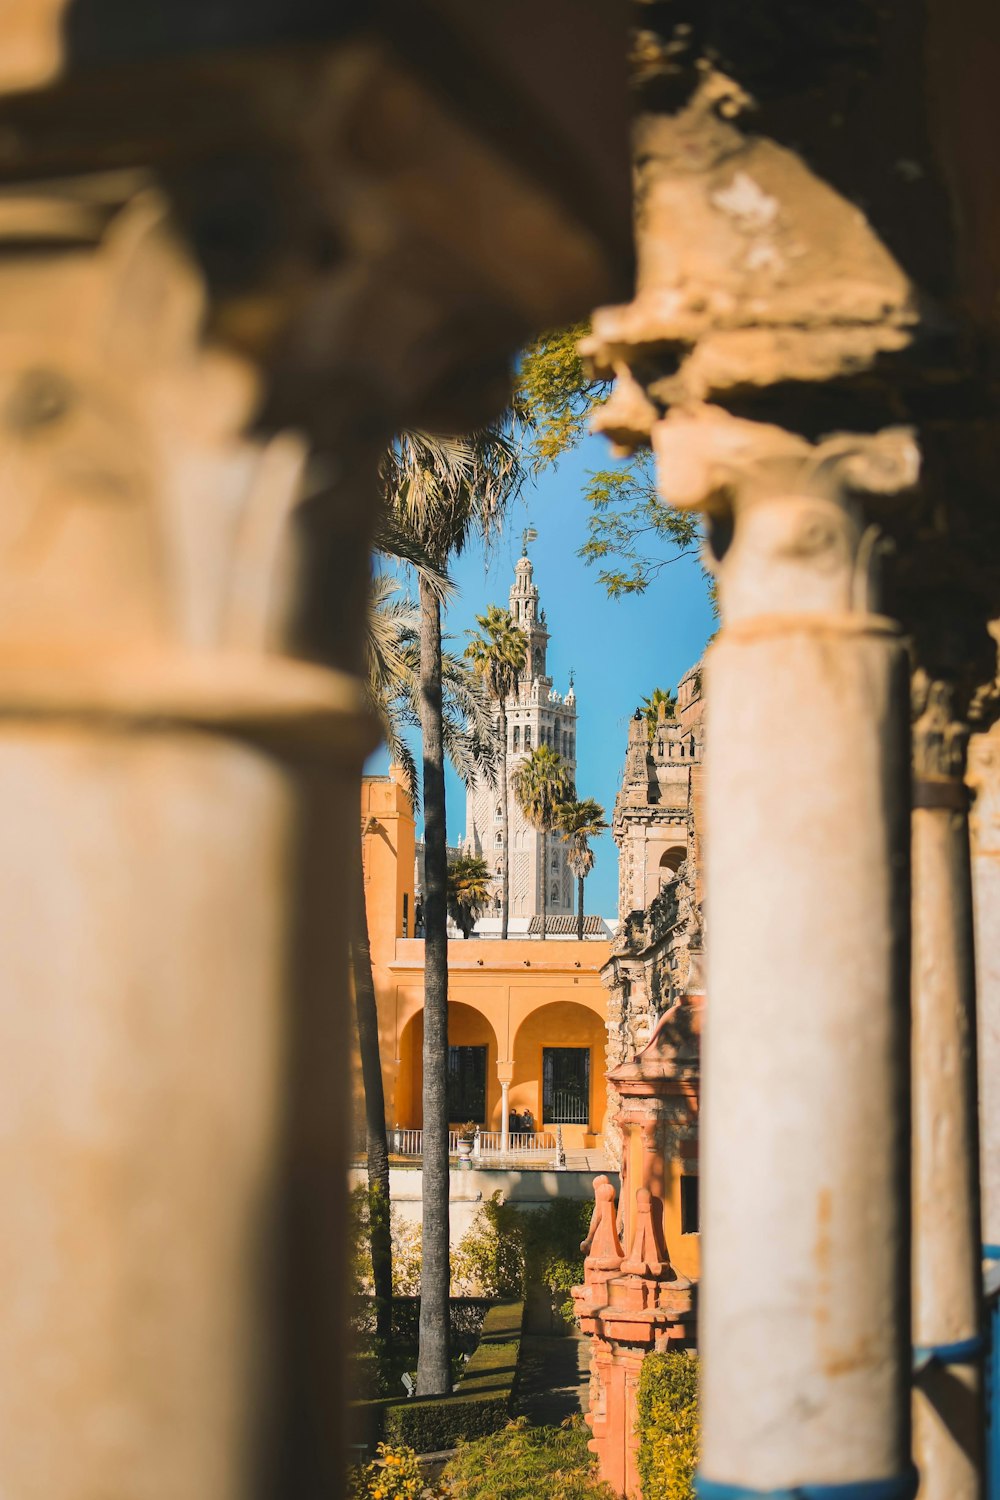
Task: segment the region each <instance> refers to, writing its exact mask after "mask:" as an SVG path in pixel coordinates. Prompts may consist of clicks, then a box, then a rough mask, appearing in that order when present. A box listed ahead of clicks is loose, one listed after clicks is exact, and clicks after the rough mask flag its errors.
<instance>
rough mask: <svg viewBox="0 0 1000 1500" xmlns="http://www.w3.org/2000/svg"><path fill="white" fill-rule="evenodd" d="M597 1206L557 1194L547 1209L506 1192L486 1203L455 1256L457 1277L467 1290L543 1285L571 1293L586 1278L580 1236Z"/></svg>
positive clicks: (495, 1292)
mask: <svg viewBox="0 0 1000 1500" xmlns="http://www.w3.org/2000/svg"><path fill="white" fill-rule="evenodd" d="M591 1209H592V1205H591V1204H590V1203H588V1202H581V1201H579V1200H578V1199H573V1198H553V1199H552V1200H551V1202H549V1203H546V1204H544V1205H543V1206H542V1207H541V1208H520V1207H519V1206H518V1205H517V1204H514V1203H504V1202H502V1201H501V1195H500V1193H494V1194H493V1196H492V1197H491V1198H489V1199H487V1201H486V1202H485V1203H483V1204H482V1206H481V1208H480V1209H479V1212H478V1213H477V1214H476V1217H475V1219H473V1221H472V1224H471V1225H470V1227H469V1229H468V1231H467V1232H466V1233H465V1235H464V1236H463V1237H462V1240H461V1242H460V1244H459V1246H458V1248H457V1250H456V1251H455V1253H454V1255H453V1256H452V1278H453V1282H454V1284H455V1285H456V1286H459V1287H461V1288H462V1291H463V1293H464V1294H465V1295H476V1296H482V1297H515V1296H518V1297H519V1296H524V1295H525V1293H526V1291H527V1289H528V1287H529V1286H531V1285H540V1286H543V1287H545V1288H546V1289H547V1290H548V1291H550V1292H552V1293H554V1294H559V1293H564V1294H566V1295H567V1297H568V1293H569V1289H570V1287H573V1286H578V1285H579V1284H580V1282H581V1281H582V1280H583V1252H582V1251H581V1249H580V1241H581V1240H582V1239H583V1238H584V1237H585V1235H586V1233H587V1230H588V1228H589V1226H590V1214H591Z"/></svg>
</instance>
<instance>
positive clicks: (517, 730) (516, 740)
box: [514, 724, 521, 750]
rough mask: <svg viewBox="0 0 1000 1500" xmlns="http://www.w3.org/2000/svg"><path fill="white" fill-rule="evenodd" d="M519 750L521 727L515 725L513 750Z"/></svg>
mask: <svg viewBox="0 0 1000 1500" xmlns="http://www.w3.org/2000/svg"><path fill="white" fill-rule="evenodd" d="M520 748H521V726H520V724H515V725H514V749H515V750H520Z"/></svg>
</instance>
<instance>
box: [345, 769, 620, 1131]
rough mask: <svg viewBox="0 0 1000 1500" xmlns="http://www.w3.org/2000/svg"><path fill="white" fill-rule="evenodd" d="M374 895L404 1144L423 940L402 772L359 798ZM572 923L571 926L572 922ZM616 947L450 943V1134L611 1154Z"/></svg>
mask: <svg viewBox="0 0 1000 1500" xmlns="http://www.w3.org/2000/svg"><path fill="white" fill-rule="evenodd" d="M361 823H362V846H363V859H364V877H365V898H366V905H367V911H368V925H369V934H370V939H371V953H372V968H373V973H374V979H375V988H376V994H377V996H378V1012H379V1036H380V1042H381V1050H382V1070H383V1075H384V1082H385V1096H386V1116H387V1121H388V1124H389V1126H390V1129H391V1130H398V1131H399V1132H400V1133H401V1134H400V1137H399V1141H400V1143H401V1144H403V1145H404V1146H405V1145H406V1143H407V1140H408V1137H407V1136H406V1135H405V1134H403V1133H405V1132H409V1131H416V1130H419V1129H420V1125H421V1086H422V1071H421V1051H422V1040H423V1002H424V978H423V962H424V958H423V953H424V944H423V939H422V938H418V937H415V936H414V927H415V918H416V915H417V911H416V893H415V855H416V844H415V827H414V818H413V811H412V808H411V806H410V801H409V798H408V796H407V794H406V790H405V788H404V786H403V785H402V784H401V781H400V779H399V777H398V774H397V773H396V772H395V771H393V772H392V773H391V774H390V775H389V776H367V777H365V778H364V780H363V782H362V792H361ZM568 920H569V919H567V921H568ZM609 956H610V942H609V941H608V940H607V939H605V938H590V939H585V940H584V941H583V942H579V941H578V940H577V939H576V938H575V937H574V938H565V937H560V936H553V937H550V938H547V939H546V940H545V941H539V940H538V939H533V938H527V937H525V938H513V939H508V940H507V941H506V942H503V941H501V940H499V939H489V938H486V939H477V938H470V939H468V940H464V939H457V940H455V941H452V942H449V944H448V994H449V1000H448V1043H449V1049H448V1090H449V1102H450V1109H449V1115H450V1119H451V1123H452V1125H453V1126H454V1127H456V1128H457V1127H458V1126H461V1125H466V1124H469V1123H472V1124H475V1125H478V1126H479V1127H480V1133H481V1138H482V1140H483V1141H484V1143H489V1142H490V1140H491V1139H495V1138H498V1137H499V1136H501V1135H502V1133H503V1129H504V1117H505V1115H506V1117H507V1124H508V1127H509V1132H508V1133H509V1134H513V1135H515V1136H518V1137H526V1136H528V1135H529V1134H533V1135H535V1136H536V1137H539V1138H540V1139H539V1140H537V1142H536V1143H535V1144H536V1145H538V1146H540V1147H543V1148H545V1149H546V1150H547V1149H549V1147H550V1145H551V1144H552V1142H554V1138H555V1133H556V1131H557V1128H558V1129H561V1132H562V1139H563V1143H564V1145H565V1148H566V1150H567V1151H574V1152H579V1151H599V1150H600V1148H601V1147H602V1145H603V1132H604V1124H605V1110H606V1105H607V1091H606V1086H605V1080H604V1072H605V1067H606V1063H605V1049H606V1045H607V1000H608V996H607V991H606V990H605V988H604V986H603V985H602V983H601V978H600V971H601V969H602V967H603V966H604V964H605V963H606V962H607V960H608V958H609Z"/></svg>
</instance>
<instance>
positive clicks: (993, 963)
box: [969, 723, 1000, 1256]
mask: <svg viewBox="0 0 1000 1500" xmlns="http://www.w3.org/2000/svg"><path fill="white" fill-rule="evenodd" d="M969 780H970V782H971V783H972V786H973V789H974V791H975V801H974V802H973V805H972V818H971V825H972V826H971V833H972V875H973V904H974V907H975V923H976V990H977V1012H978V1015H977V1022H978V1024H977V1030H976V1049H977V1052H978V1057H979V1134H980V1143H979V1144H980V1174H981V1178H980V1180H981V1191H982V1235H983V1240H984V1243H985V1244H986V1245H987V1246H989V1247H990V1248H991V1249H992V1250H994V1252H995V1253H996V1254H997V1255H998V1256H1000V723H997V724H994V725H993V727H992V728H991V729H990V731H989V732H988V733H987V734H976V735H973V737H972V740H971V742H970V745H969Z"/></svg>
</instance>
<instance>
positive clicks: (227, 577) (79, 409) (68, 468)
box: [0, 175, 374, 755]
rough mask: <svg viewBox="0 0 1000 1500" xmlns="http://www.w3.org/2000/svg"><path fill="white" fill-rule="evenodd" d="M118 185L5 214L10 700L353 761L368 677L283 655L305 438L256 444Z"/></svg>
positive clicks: (197, 297)
mask: <svg viewBox="0 0 1000 1500" xmlns="http://www.w3.org/2000/svg"><path fill="white" fill-rule="evenodd" d="M113 186H114V188H115V191H114V192H113V193H112V192H111V190H110V188H108V187H107V186H106V185H105V184H103V182H101V181H97V182H93V181H90V180H88V181H85V182H84V181H81V182H79V183H77V184H76V185H75V186H74V189H73V192H69V190H68V189H65V188H64V189H61V190H60V189H53V191H52V192H51V193H50V194H49V195H46V194H44V193H41V192H39V191H32V192H30V193H28V192H26V193H25V194H24V195H23V196H18V195H17V194H13V193H11V194H8V195H7V196H6V197H5V199H4V201H3V204H2V205H0V247H2V248H3V250H4V254H3V256H2V257H0V298H2V299H3V303H4V306H5V307H6V308H7V309H8V313H7V316H6V317H5V319H4V321H3V325H2V327H0V701H2V703H3V704H4V706H5V710H6V711H7V712H8V713H16V714H18V715H19V716H21V717H32V718H38V719H49V720H51V719H58V718H64V719H65V718H74V719H106V720H113V721H115V722H146V723H149V722H158V723H163V722H172V723H191V724H198V725H202V726H206V727H212V728H215V729H217V730H232V731H239V732H240V733H246V734H253V735H257V734H261V735H264V736H268V737H272V738H273V737H277V738H279V739H281V740H282V741H283V742H287V741H289V740H291V741H294V742H296V743H303V742H309V743H318V742H322V743H323V744H324V745H325V746H327V747H329V746H331V745H337V744H340V743H347V744H349V748H350V753H351V754H352V755H356V754H358V753H362V752H363V749H364V748H366V747H367V746H368V745H369V744H370V743H372V741H373V738H374V736H373V734H372V733H371V732H370V730H369V729H368V728H367V727H366V726H367V715H366V713H365V710H364V702H363V693H362V691H361V684H360V683H359V682H358V681H357V680H356V679H355V678H353V677H352V676H351V675H349V674H343V673H333V672H330V671H327V670H325V669H324V668H322V667H320V666H317V665H312V664H306V663H305V662H303V661H300V660H299V661H296V660H294V659H293V658H294V657H295V655H296V651H295V647H294V636H295V630H296V626H297V614H298V611H299V609H300V608H301V604H302V599H303V595H304V592H305V591H304V590H303V588H302V580H301V577H300V576H299V573H300V570H299V564H298V555H297V541H296V515H297V511H298V508H299V507H300V505H301V503H302V501H303V499H304V498H306V497H307V496H308V494H309V489H310V482H311V481H310V473H309V466H308V456H307V450H306V446H305V443H304V441H303V440H302V438H301V437H299V436H297V435H296V434H293V433H290V432H287V433H279V434H278V435H276V436H274V437H271V438H270V439H266V440H258V439H256V438H254V437H252V436H250V435H249V428H250V426H251V424H252V422H253V420H254V417H255V413H256V408H257V404H258V400H259V381H258V377H257V372H256V371H255V370H254V368H253V367H252V365H251V364H250V363H249V362H248V361H246V360H243V359H240V358H237V357H235V356H232V355H229V354H226V353H224V352H222V351H220V350H219V349H218V348H217V347H215V346H213V345H212V344H210V343H209V342H208V341H207V340H206V339H205V336H204V324H205V319H206V316H207V311H208V300H207V294H206V290H205V285H204V279H203V276H202V274H201V272H200V269H199V268H198V266H197V265H196V264H195V262H194V260H193V258H192V256H191V254H190V252H189V251H188V249H187V248H186V247H185V245H184V244H183V242H182V241H181V240H179V238H178V236H177V234H176V232H175V229H174V227H173V223H172V220H171V217H170V214H169V212H168V209H167V206H166V204H165V201H164V199H163V198H162V196H161V195H160V194H159V193H158V192H155V191H153V190H151V189H150V188H149V187H148V185H147V184H146V183H145V182H144V180H143V179H142V178H141V177H139V176H138V175H136V176H134V177H133V176H128V177H126V176H124V175H123V176H122V178H120V179H116V182H115V184H113ZM32 229H33V238H30V237H29V247H30V248H29V249H28V250H27V251H26V250H25V249H24V239H25V236H26V235H29V231H31V230H32ZM38 243H43V244H45V245H47V246H48V247H49V251H50V253H47V254H39V253H35V249H34V247H35V246H36V245H37V244H38ZM367 525H368V521H367V520H366V519H365V518H362V519H361V520H360V521H359V529H360V534H361V538H362V541H364V540H366V527H367Z"/></svg>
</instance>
